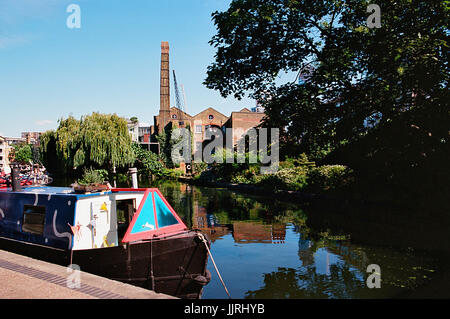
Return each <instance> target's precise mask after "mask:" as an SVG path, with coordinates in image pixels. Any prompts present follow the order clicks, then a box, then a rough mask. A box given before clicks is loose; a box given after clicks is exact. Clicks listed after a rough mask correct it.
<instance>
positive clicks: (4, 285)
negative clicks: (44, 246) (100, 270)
mask: <svg viewBox="0 0 450 319" xmlns="http://www.w3.org/2000/svg"><path fill="white" fill-rule="evenodd" d="M78 275H79V276H78ZM77 278H79V280H77ZM77 283H78V285H77ZM70 287H73V288H70ZM0 299H175V297H172V296H168V295H164V294H159V293H156V292H154V291H152V290H147V289H143V288H139V287H136V286H132V285H128V284H124V283H121V282H118V281H115V280H110V279H107V278H103V277H99V276H95V275H92V274H88V273H85V272H82V271H81V272H76V271H72V270H70V269H69V271H68V269H67V268H66V267H63V266H59V265H55V264H51V263H47V262H44V261H41V260H36V259H33V258H29V257H25V256H21V255H17V254H13V253H10V252H7V251H4V250H0Z"/></svg>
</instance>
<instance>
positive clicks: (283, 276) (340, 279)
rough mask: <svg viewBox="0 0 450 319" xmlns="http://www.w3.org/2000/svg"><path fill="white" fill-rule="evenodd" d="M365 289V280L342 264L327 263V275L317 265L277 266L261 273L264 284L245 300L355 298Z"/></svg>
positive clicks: (250, 292) (246, 295)
mask: <svg viewBox="0 0 450 319" xmlns="http://www.w3.org/2000/svg"><path fill="white" fill-rule="evenodd" d="M362 289H365V286H364V279H363V278H362V276H361V275H360V274H358V273H357V272H356V271H354V270H351V269H350V268H349V266H348V265H346V264H345V263H337V264H333V265H331V266H330V274H329V275H327V274H320V273H317V271H316V267H314V266H310V267H302V268H300V269H293V268H278V271H274V272H271V273H269V274H265V275H264V286H263V287H262V288H260V289H258V290H253V291H248V292H247V293H246V294H245V298H248V299H297V298H298V299H299V298H339V299H348V298H355V297H356V296H359V295H360V294H361V290H362Z"/></svg>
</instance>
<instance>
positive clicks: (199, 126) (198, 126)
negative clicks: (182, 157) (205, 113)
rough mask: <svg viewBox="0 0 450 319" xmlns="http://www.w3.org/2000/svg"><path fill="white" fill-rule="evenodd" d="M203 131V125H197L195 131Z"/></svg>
mask: <svg viewBox="0 0 450 319" xmlns="http://www.w3.org/2000/svg"><path fill="white" fill-rule="evenodd" d="M201 132H202V126H201V125H196V126H195V133H201Z"/></svg>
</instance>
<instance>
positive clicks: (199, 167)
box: [192, 162, 208, 175]
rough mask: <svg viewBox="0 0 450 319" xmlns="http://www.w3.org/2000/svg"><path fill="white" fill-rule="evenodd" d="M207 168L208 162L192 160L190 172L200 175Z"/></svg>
mask: <svg viewBox="0 0 450 319" xmlns="http://www.w3.org/2000/svg"><path fill="white" fill-rule="evenodd" d="M207 168H208V164H206V163H205V162H198V163H197V162H193V163H192V173H193V175H200V174H201V173H203V172H204V171H205V170H206V169H207Z"/></svg>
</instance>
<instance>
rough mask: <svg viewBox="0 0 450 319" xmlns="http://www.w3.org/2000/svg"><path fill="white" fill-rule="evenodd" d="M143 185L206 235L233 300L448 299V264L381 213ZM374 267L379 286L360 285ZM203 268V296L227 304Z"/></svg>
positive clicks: (179, 186)
mask: <svg viewBox="0 0 450 319" xmlns="http://www.w3.org/2000/svg"><path fill="white" fill-rule="evenodd" d="M140 186H144V185H140ZM145 186H152V187H158V188H159V189H160V190H161V192H162V193H163V195H164V196H165V197H166V198H167V200H168V201H169V203H170V204H171V205H172V206H173V208H174V209H175V211H177V213H178V214H179V215H180V217H181V218H182V219H183V220H184V222H185V223H186V225H187V226H188V227H190V228H193V229H200V230H202V231H203V232H204V233H206V234H207V235H208V236H209V238H210V239H211V242H212V244H211V252H212V254H213V257H214V260H215V262H216V265H217V266H218V269H219V271H220V274H221V276H222V278H223V280H224V283H225V285H226V287H227V289H228V291H229V293H230V295H231V297H232V298H239V299H243V298H249V299H251V298H262V299H286V298H339V299H340V298H346V299H347V298H351V299H353V298H408V297H433V298H436V297H439V298H441V297H444V295H445V294H446V296H447V297H448V292H447V289H446V288H445V287H446V286H444V290H442V283H441V282H440V281H442V278H445V279H448V273H447V270H448V268H449V267H448V265H449V263H448V262H447V261H446V260H448V258H444V257H442V254H440V253H435V252H434V251H433V249H430V248H429V247H428V246H427V244H424V243H425V240H424V239H425V238H424V236H423V235H421V234H419V232H420V230H419V231H417V230H416V229H415V227H417V225H416V224H417V223H415V224H414V225H413V224H411V225H408V223H407V221H404V219H405V218H404V217H402V225H403V226H404V227H398V226H396V225H395V223H396V221H395V220H390V219H386V217H382V216H384V215H383V214H380V213H378V211H381V210H383V208H379V207H377V208H375V212H374V213H370V212H368V211H365V215H361V213H360V212H357V211H355V212H350V213H348V214H347V213H342V212H339V211H337V210H335V209H334V208H335V207H333V206H334V205H332V204H329V203H326V204H325V205H322V206H320V205H319V206H318V207H317V206H314V205H310V204H308V203H304V202H289V201H286V200H277V199H276V198H275V197H274V196H272V194H267V196H253V195H248V194H243V193H238V192H234V191H230V190H228V189H224V188H208V187H199V186H192V185H188V184H185V183H180V182H162V183H156V184H153V185H145ZM324 207H325V208H324ZM377 210H378V211H377ZM374 216H375V217H374ZM424 227H425V226H424V225H419V228H420V229H423V228H424ZM431 232H432V233H435V231H434V230H432V231H431ZM446 234H448V232H447V233H446ZM430 236H431V235H430ZM445 236H448V235H445ZM427 241H428V242H429V241H433V239H430V238H428V239H427ZM416 247H417V248H416ZM373 264H375V265H378V266H379V275H380V277H379V278H380V279H381V288H369V287H368V285H367V281H368V279H369V282H372V283H375V282H376V281H374V280H373V279H374V278H373V277H374V276H373V270H372V271H370V272H368V267H369V265H373ZM208 269H209V271H210V272H211V274H212V280H211V282H210V283H209V284H208V285H207V286H206V287H205V289H204V292H203V297H202V298H203V299H222V298H228V296H227V294H226V292H225V289H224V287H223V286H222V283H221V281H220V280H219V278H218V276H217V274H216V270H215V268H214V266H213V264H212V262H211V259H210V260H209V261H208ZM443 273H444V275H442V274H443ZM371 275H372V277H370V278H369V276H371ZM375 275H377V274H375ZM436 282H439V283H440V285H439V284H438V288H435V286H436ZM436 289H438V291H436ZM439 289H440V290H439ZM429 291H432V292H433V293H432V294H430V293H429ZM442 294H444V295H442Z"/></svg>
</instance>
